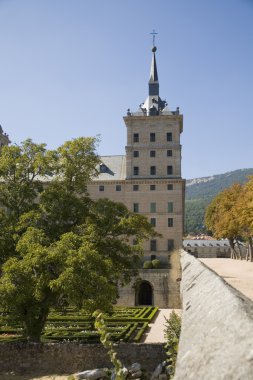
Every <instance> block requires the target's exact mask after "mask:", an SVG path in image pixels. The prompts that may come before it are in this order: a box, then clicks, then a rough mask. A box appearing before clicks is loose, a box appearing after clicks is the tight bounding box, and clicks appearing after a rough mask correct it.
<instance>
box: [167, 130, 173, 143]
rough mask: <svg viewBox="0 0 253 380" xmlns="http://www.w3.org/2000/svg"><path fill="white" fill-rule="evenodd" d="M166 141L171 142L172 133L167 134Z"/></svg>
mask: <svg viewBox="0 0 253 380" xmlns="http://www.w3.org/2000/svg"><path fill="white" fill-rule="evenodd" d="M167 141H172V132H167Z"/></svg>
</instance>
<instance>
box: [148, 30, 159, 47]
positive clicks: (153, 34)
mask: <svg viewBox="0 0 253 380" xmlns="http://www.w3.org/2000/svg"><path fill="white" fill-rule="evenodd" d="M150 34H152V36H153V49H152V51H153V52H155V51H156V47H155V36H156V34H158V33H157V32H156V31H155V29H153V32H151V33H150ZM154 49H155V50H154Z"/></svg>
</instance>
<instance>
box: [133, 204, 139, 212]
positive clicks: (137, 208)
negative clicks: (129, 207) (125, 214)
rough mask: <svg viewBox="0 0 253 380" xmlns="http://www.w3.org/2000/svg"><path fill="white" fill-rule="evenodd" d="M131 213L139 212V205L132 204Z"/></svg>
mask: <svg viewBox="0 0 253 380" xmlns="http://www.w3.org/2000/svg"><path fill="white" fill-rule="evenodd" d="M133 212H139V203H134V204H133Z"/></svg>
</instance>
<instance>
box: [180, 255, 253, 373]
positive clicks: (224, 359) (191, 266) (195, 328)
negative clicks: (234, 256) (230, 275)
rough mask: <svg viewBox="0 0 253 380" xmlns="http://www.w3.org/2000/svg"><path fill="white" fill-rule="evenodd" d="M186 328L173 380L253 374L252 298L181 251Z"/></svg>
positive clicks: (183, 331)
mask: <svg viewBox="0 0 253 380" xmlns="http://www.w3.org/2000/svg"><path fill="white" fill-rule="evenodd" d="M181 264H182V283H181V293H182V297H183V315H182V331H181V337H180V342H179V352H178V360H177V367H176V375H175V377H174V380H185V379H187V380H191V379H194V380H239V379H242V380H252V379H253V302H252V301H251V300H249V299H248V298H246V297H245V296H243V295H242V294H241V293H239V292H238V291H236V290H235V289H233V288H232V287H231V286H229V285H228V284H227V283H226V282H225V281H223V280H222V279H221V278H220V277H219V276H217V275H216V274H215V273H214V272H212V271H211V270H210V269H208V268H207V267H206V266H205V265H204V264H202V263H201V262H200V261H199V260H197V259H195V258H194V257H192V256H191V255H189V254H187V253H186V252H185V251H182V258H181Z"/></svg>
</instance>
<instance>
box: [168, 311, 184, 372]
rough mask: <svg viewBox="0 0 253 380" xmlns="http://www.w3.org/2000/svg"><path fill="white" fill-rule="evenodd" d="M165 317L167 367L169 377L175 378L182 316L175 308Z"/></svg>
mask: <svg viewBox="0 0 253 380" xmlns="http://www.w3.org/2000/svg"><path fill="white" fill-rule="evenodd" d="M165 319H166V324H165V330H164V331H165V339H166V344H165V351H166V356H167V359H166V361H167V367H166V368H167V371H168V373H169V379H173V376H174V373H175V368H176V360H177V352H178V344H179V337H180V332H181V318H180V317H179V316H178V315H177V314H176V313H175V311H174V310H173V311H172V312H171V314H170V317H169V319H167V318H165Z"/></svg>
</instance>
